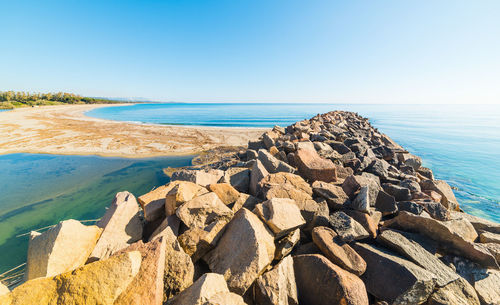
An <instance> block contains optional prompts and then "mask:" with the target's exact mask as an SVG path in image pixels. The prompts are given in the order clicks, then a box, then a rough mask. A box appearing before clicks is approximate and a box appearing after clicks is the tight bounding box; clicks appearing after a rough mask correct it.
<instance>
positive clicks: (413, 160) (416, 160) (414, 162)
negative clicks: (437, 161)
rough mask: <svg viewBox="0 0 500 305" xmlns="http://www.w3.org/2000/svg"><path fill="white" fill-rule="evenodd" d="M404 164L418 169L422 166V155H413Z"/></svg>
mask: <svg viewBox="0 0 500 305" xmlns="http://www.w3.org/2000/svg"><path fill="white" fill-rule="evenodd" d="M404 164H405V165H408V166H411V167H413V169H414V170H416V171H418V170H419V169H420V166H422V159H421V158H420V157H417V156H413V155H412V156H410V157H409V158H408V159H406V160H405V162H404Z"/></svg>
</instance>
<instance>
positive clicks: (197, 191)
mask: <svg viewBox="0 0 500 305" xmlns="http://www.w3.org/2000/svg"><path fill="white" fill-rule="evenodd" d="M206 193H208V190H207V189H206V188H204V187H202V186H199V185H197V184H195V183H193V182H187V181H179V182H177V183H176V185H175V186H174V187H173V188H172V189H171V190H170V191H169V192H168V193H167V195H166V197H165V213H166V215H167V216H170V215H174V214H175V212H176V211H177V208H178V207H179V206H181V205H182V204H183V203H185V202H187V201H189V200H191V199H193V198H195V197H198V196H201V195H203V194H206Z"/></svg>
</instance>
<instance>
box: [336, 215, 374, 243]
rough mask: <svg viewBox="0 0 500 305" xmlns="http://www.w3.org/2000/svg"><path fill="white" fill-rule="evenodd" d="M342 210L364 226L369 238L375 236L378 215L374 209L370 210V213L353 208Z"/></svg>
mask: <svg viewBox="0 0 500 305" xmlns="http://www.w3.org/2000/svg"><path fill="white" fill-rule="evenodd" d="M344 212H345V213H346V214H347V215H349V216H350V217H351V218H352V219H354V220H355V221H356V222H357V223H359V224H360V225H362V226H363V228H365V230H366V232H368V234H369V235H370V237H371V238H375V237H377V231H378V220H377V219H378V217H377V212H376V211H370V213H371V214H368V213H363V212H360V211H355V210H348V209H346V210H344Z"/></svg>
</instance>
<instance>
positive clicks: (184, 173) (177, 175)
mask: <svg viewBox="0 0 500 305" xmlns="http://www.w3.org/2000/svg"><path fill="white" fill-rule="evenodd" d="M222 176H224V172H223V171H221V170H218V169H209V170H197V169H183V170H180V171H176V172H174V173H173V174H172V177H171V178H170V180H171V181H177V180H181V181H190V182H193V183H195V184H198V185H201V186H207V185H209V184H215V183H217V182H219V180H220V179H221V178H222Z"/></svg>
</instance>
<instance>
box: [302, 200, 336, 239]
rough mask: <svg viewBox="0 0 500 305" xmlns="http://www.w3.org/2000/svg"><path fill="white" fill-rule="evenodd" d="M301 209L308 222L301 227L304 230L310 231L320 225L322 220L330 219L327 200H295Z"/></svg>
mask: <svg viewBox="0 0 500 305" xmlns="http://www.w3.org/2000/svg"><path fill="white" fill-rule="evenodd" d="M295 203H296V204H297V206H298V207H299V209H300V213H301V214H302V217H304V220H305V221H306V224H305V225H304V226H303V227H302V228H301V230H302V231H304V232H306V233H310V232H311V230H312V229H313V228H314V227H315V226H317V225H318V223H319V222H321V221H320V220H326V219H328V216H329V214H330V211H329V209H328V204H327V203H326V201H324V200H323V201H320V202H317V201H314V200H312V199H310V200H305V201H299V202H295Z"/></svg>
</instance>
